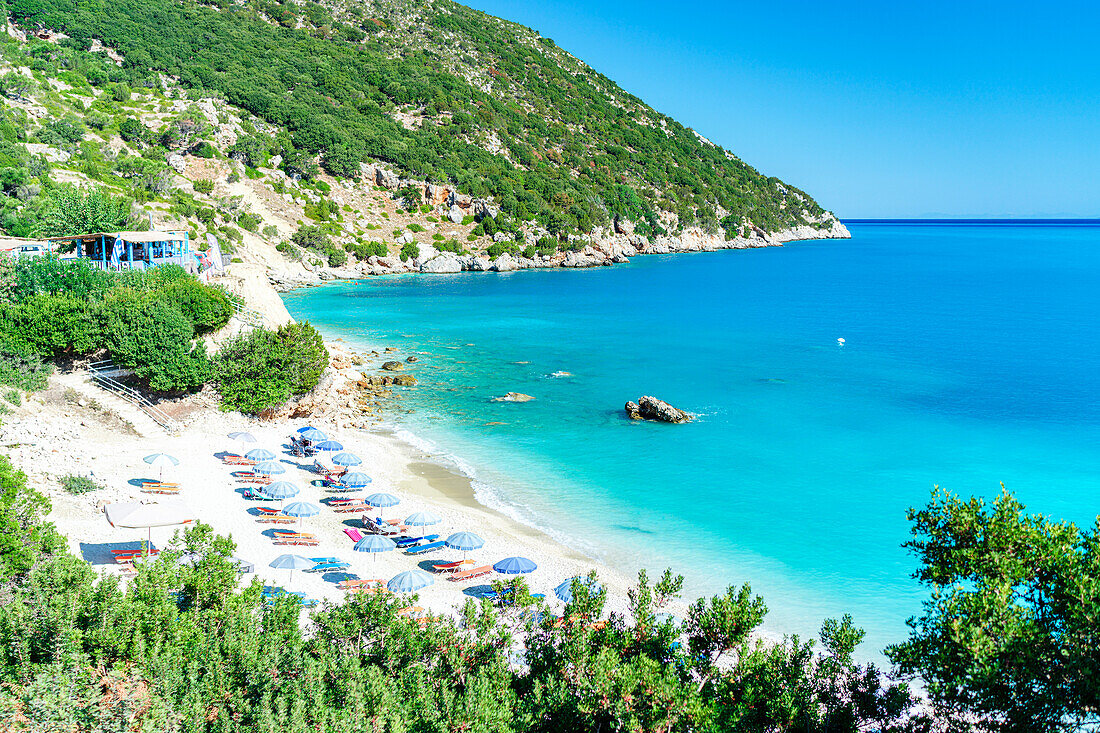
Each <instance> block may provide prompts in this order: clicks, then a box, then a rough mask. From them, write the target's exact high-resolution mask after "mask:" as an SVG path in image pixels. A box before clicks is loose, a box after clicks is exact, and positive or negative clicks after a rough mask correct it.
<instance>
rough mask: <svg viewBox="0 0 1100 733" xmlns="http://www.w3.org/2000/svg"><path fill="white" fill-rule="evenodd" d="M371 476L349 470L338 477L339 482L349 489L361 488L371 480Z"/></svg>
mask: <svg viewBox="0 0 1100 733" xmlns="http://www.w3.org/2000/svg"><path fill="white" fill-rule="evenodd" d="M371 480H372V479H371V477H370V476H368V475H367V474H365V473H360V472H359V471H349V472H347V473H345V474H344V475H343V476H341V477H340V483H341V484H342V485H344V486H346V487H347V488H349V489H362V488H364V487H365V486H367V485H368V484H369V483H370V482H371Z"/></svg>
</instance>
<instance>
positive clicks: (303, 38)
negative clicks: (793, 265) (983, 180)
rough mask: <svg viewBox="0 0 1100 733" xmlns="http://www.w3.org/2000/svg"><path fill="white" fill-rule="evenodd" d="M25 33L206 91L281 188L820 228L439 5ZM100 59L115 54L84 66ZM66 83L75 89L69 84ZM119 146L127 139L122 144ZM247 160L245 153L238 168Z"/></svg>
mask: <svg viewBox="0 0 1100 733" xmlns="http://www.w3.org/2000/svg"><path fill="white" fill-rule="evenodd" d="M8 8H9V12H10V15H11V18H12V20H13V21H14V22H15V23H17V24H18V25H19V26H20V27H22V28H23V29H25V30H26V31H28V32H31V33H41V32H43V31H54V32H57V33H60V34H63V36H64V37H63V38H61V40H60V44H61V46H62V47H63V48H65V49H68V50H71V51H73V52H76V53H75V55H74V56H73V57H72V59H71V64H70V65H69V67H68V68H67V69H65V71H66V72H67V73H68V74H70V75H76V76H79V77H80V79H82V80H84V81H86V83H88V84H90V85H91V86H93V87H103V86H104V85H107V84H126V85H127V86H129V87H131V88H149V87H158V86H161V85H163V84H164V83H166V81H165V79H166V78H168V79H171V80H172V82H173V83H176V82H178V83H179V84H181V85H182V86H183V87H185V88H187V89H190V90H192V93H194V94H196V95H200V96H201V95H204V94H216V95H219V96H222V97H224V98H225V99H226V100H227V101H228V102H229V103H230V104H232V105H235V106H237V107H240V108H242V109H243V110H246V111H247V112H248V113H250V114H251V115H254V116H255V118H256V119H257V120H258V121H262V122H263V123H266V124H268V125H270V126H272V128H273V129H274V130H275V131H276V133H275V135H274V140H272V141H271V143H270V144H269V145H267V146H266V147H268V148H269V149H270V150H271V151H273V152H276V153H277V154H278V155H279V164H280V166H281V167H282V169H283V170H284V171H285V172H287V173H288V174H289V175H292V176H295V177H305V178H309V177H310V176H311V175H312V174H313V173H314V170H315V165H316V164H319V165H320V166H321V167H322V168H323V169H324V170H325V171H326V172H327V173H329V174H331V175H333V176H335V177H337V178H342V179H351V178H356V177H358V176H359V175H360V170H361V168H360V163H364V162H379V163H382V164H385V165H388V166H390V167H392V168H393V169H395V170H397V171H398V172H400V173H402V174H403V175H406V176H410V177H414V178H416V179H419V180H424V181H427V182H435V183H446V184H450V185H452V186H455V187H457V188H458V190H460V191H461V192H463V193H464V194H466V195H469V196H473V197H485V198H491V199H492V200H493V201H494V202H495V206H496V207H499V209H500V210H501V211H502V212H503V213H504V214H505V215H506V217H507V218H508V219H509V220H511V221H514V222H519V223H523V222H530V223H531V225H537V226H538V227H539V228H540V229H545V230H546V231H547V232H548V233H549V234H551V235H558V236H564V235H567V234H569V233H574V232H579V233H584V232H589V231H591V230H592V229H593V228H595V227H597V226H601V225H607V224H609V223H611V222H612V221H613V220H614V219H616V218H622V219H625V220H629V221H631V222H634V223H636V227H637V228H636V231H637V232H638V233H639V234H641V235H643V236H649V237H652V236H656V235H660V234H664V233H675V232H677V231H680V230H682V229H683V228H685V227H689V226H698V227H700V228H703V229H704V230H706V231H709V232H712V233H715V234H720V233H721V232H722V231H723V230H724V231H725V235H726V236H727V237H729V238H732V237H735V236H743V235H747V234H749V233H751V232H752V231H753V227H756V228H758V229H760V230H761V231H763V232H769V233H770V232H777V231H781V230H786V229H791V228H794V227H800V226H807V225H808V226H812V227H818V228H827V227H828V226H829V224H831V221H832V218H831V216H830V215H828V214H827V213H826V212H824V211H823V210H822V209H821V207H820V206H818V204H817V203H815V202H814V201H813V199H812V198H810V197H809V196H808V195H806V194H805V193H803V192H801V191H799V190H798V189H796V188H794V187H792V186H789V185H787V184H784V183H782V182H781V181H779V180H778V179H775V178H770V177H767V176H764V175H762V174H760V173H759V172H757V171H756V170H754V169H753V168H752V167H750V166H749V165H747V164H746V163H744V162H743V161H741V160H740V159H738V158H737V157H736V156H735V155H733V154H732V153H730V152H729V151H726V150H724V149H722V148H721V147H718V146H716V145H714V144H712V143H710V142H709V141H707V140H706V139H704V138H702V137H701V136H699V135H698V134H696V133H695V132H694V131H692V130H690V129H688V128H685V127H684V126H682V125H680V124H679V123H677V122H676V121H675V120H672V119H670V118H668V117H666V116H664V115H661V114H660V113H658V112H656V111H654V110H653V109H652V108H650V107H649V106H647V105H645V104H644V103H643V102H642V101H641V100H639V99H637V98H636V97H633V96H632V95H630V94H628V93H626V92H624V91H623V90H622V89H620V88H619V87H618V86H617V85H616V84H615V83H614V82H612V81H611V80H609V79H607V78H606V77H604V76H602V75H601V74H599V73H597V72H595V71H594V70H592V69H591V68H589V67H588V66H587V65H585V64H584V63H583V62H581V61H579V60H578V59H576V58H574V57H573V56H571V55H569V54H568V53H566V52H565V51H563V50H562V49H560V48H558V47H557V46H556V45H555V44H554V42H553V41H552V40H550V39H548V38H544V37H542V36H540V35H539V34H538V33H536V32H534V31H532V30H530V29H527V28H524V27H522V26H519V25H516V24H513V23H509V22H507V21H503V20H500V19H498V18H494V17H492V16H488V15H485V14H483V13H480V12H477V11H474V10H471V9H469V8H467V7H465V6H462V5H459V4H457V3H454V2H451V1H450V0H419V1H418V0H367V1H366V2H359V1H357V0H349V1H348V2H346V3H340V4H336V5H332V4H325V5H321V4H317V3H314V2H304V3H301V2H296V1H295V0H283V1H282V2H278V1H276V0H250V1H249V2H240V3H235V2H230V1H229V0H213V2H210V3H206V4H199V3H196V2H193V1H192V0H184V1H183V2H177V1H176V0H120V1H118V2H112V3H103V2H83V3H77V2H75V0H11V2H9V4H8ZM100 44H102V46H105V47H107V48H108V49H111V50H112V51H113V52H115V53H117V55H118V56H117V59H118V63H115V62H113V61H112V60H111V58H110V57H109V56H108V55H107V54H103V53H87V52H88V51H89V50H96V49H99V48H101V46H100ZM69 83H72V82H71V81H70V82H69ZM124 137H125V136H124ZM246 157H247V155H246Z"/></svg>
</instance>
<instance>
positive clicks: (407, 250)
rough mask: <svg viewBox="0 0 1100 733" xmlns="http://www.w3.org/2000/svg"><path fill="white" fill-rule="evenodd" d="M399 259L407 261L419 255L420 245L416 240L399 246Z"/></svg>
mask: <svg viewBox="0 0 1100 733" xmlns="http://www.w3.org/2000/svg"><path fill="white" fill-rule="evenodd" d="M400 256H401V261H402V262H408V261H409V260H415V259H416V258H417V257H419V256H420V245H418V244H417V243H416V242H407V243H406V244H405V245H404V246H402V247H401V255H400Z"/></svg>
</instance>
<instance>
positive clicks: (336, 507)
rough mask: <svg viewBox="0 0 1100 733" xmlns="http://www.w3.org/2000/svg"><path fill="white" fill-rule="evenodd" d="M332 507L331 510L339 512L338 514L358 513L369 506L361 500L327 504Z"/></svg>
mask: <svg viewBox="0 0 1100 733" xmlns="http://www.w3.org/2000/svg"><path fill="white" fill-rule="evenodd" d="M329 506H330V507H332V511H334V512H339V513H340V514H359V513H362V512H364V511H366V510H368V509H370V507H369V506H368V505H366V504H364V503H363V502H359V503H347V504H329Z"/></svg>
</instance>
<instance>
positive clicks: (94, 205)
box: [36, 185, 133, 237]
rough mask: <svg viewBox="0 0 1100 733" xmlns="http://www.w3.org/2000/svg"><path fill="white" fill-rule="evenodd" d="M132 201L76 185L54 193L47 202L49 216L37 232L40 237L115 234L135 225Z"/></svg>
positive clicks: (62, 187)
mask: <svg viewBox="0 0 1100 733" xmlns="http://www.w3.org/2000/svg"><path fill="white" fill-rule="evenodd" d="M132 221H133V220H132V215H131V213H130V200H129V199H126V198H124V197H122V196H111V195H109V194H107V193H106V192H105V191H104V190H103V189H100V188H91V189H81V188H77V187H76V186H72V185H65V186H58V187H57V188H55V189H53V190H52V191H51V192H50V194H49V198H48V200H47V202H46V214H45V216H43V217H42V221H41V222H40V223H39V225H38V227H37V228H36V233H37V234H38V236H40V237H63V236H67V235H76V234H89V233H92V232H111V231H118V230H120V229H126V228H128V227H129V226H130V225H131V224H132Z"/></svg>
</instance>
